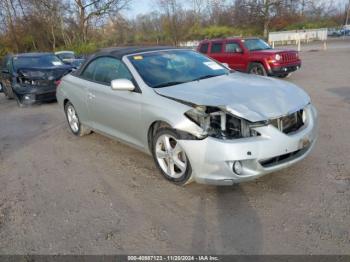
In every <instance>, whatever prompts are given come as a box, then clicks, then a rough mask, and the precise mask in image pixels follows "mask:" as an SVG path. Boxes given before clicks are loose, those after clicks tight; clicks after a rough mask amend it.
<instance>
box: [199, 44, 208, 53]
mask: <svg viewBox="0 0 350 262" xmlns="http://www.w3.org/2000/svg"><path fill="white" fill-rule="evenodd" d="M208 49H209V43H205V44H202V45H201V46H200V48H199V52H201V53H202V54H206V53H208Z"/></svg>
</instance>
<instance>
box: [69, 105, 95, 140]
mask: <svg viewBox="0 0 350 262" xmlns="http://www.w3.org/2000/svg"><path fill="white" fill-rule="evenodd" d="M64 112H65V114H66V119H67V122H68V126H69V129H70V130H71V131H72V133H73V134H74V135H76V136H85V135H88V134H90V133H91V130H90V129H88V128H86V127H85V126H84V125H83V124H81V123H80V120H79V117H78V114H77V111H76V110H75V108H74V106H73V104H72V103H71V102H67V103H66V105H65V106H64Z"/></svg>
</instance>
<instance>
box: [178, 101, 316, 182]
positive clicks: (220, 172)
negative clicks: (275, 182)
mask: <svg viewBox="0 0 350 262" xmlns="http://www.w3.org/2000/svg"><path fill="white" fill-rule="evenodd" d="M305 110H306V113H307V119H308V120H307V122H306V123H305V124H304V126H303V127H302V128H300V129H299V130H298V131H296V132H294V133H291V134H284V133H283V132H281V131H280V130H279V129H277V128H276V127H274V126H273V125H267V126H261V127H256V128H254V129H255V130H256V131H257V132H259V133H260V134H261V136H257V137H249V138H242V139H230V140H223V139H217V138H213V137H207V138H205V139H203V140H179V143H180V144H181V146H182V147H183V149H184V150H185V152H186V154H187V157H188V158H189V160H190V162H191V165H192V170H193V175H192V179H193V180H195V181H196V182H198V183H203V184H211V185H232V184H234V183H239V182H244V181H249V180H253V179H256V178H258V177H261V176H263V175H265V174H268V173H271V172H275V171H278V170H281V169H284V168H287V167H289V166H291V165H293V164H295V163H297V162H299V161H301V160H302V159H304V158H305V157H306V156H307V155H308V154H309V153H310V152H311V150H312V148H313V146H314V144H315V142H316V139H317V126H318V120H317V118H318V117H317V112H316V109H315V108H314V107H313V106H312V105H309V106H308V107H307V108H306V109H305ZM237 161H238V162H239V164H240V166H241V170H240V172H239V174H237V172H235V168H234V165H235V163H236V162H237Z"/></svg>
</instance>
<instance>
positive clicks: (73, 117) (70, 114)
mask: <svg viewBox="0 0 350 262" xmlns="http://www.w3.org/2000/svg"><path fill="white" fill-rule="evenodd" d="M67 118H68V123H69V126H70V128H71V129H72V131H73V132H74V133H77V132H78V131H79V119H78V116H77V113H76V112H75V109H74V107H73V106H72V105H69V106H68V107H67Z"/></svg>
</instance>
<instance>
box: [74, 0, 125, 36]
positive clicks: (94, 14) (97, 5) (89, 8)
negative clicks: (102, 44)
mask: <svg viewBox="0 0 350 262" xmlns="http://www.w3.org/2000/svg"><path fill="white" fill-rule="evenodd" d="M130 1H131V0H74V2H75V7H76V8H77V13H78V19H77V20H78V27H79V36H80V40H81V41H83V42H86V40H87V34H88V29H89V26H90V23H91V20H92V19H94V18H104V17H105V16H107V15H110V14H113V13H114V14H115V13H118V12H119V11H121V10H123V9H125V8H126V7H127V5H128V4H129V3H130Z"/></svg>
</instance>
